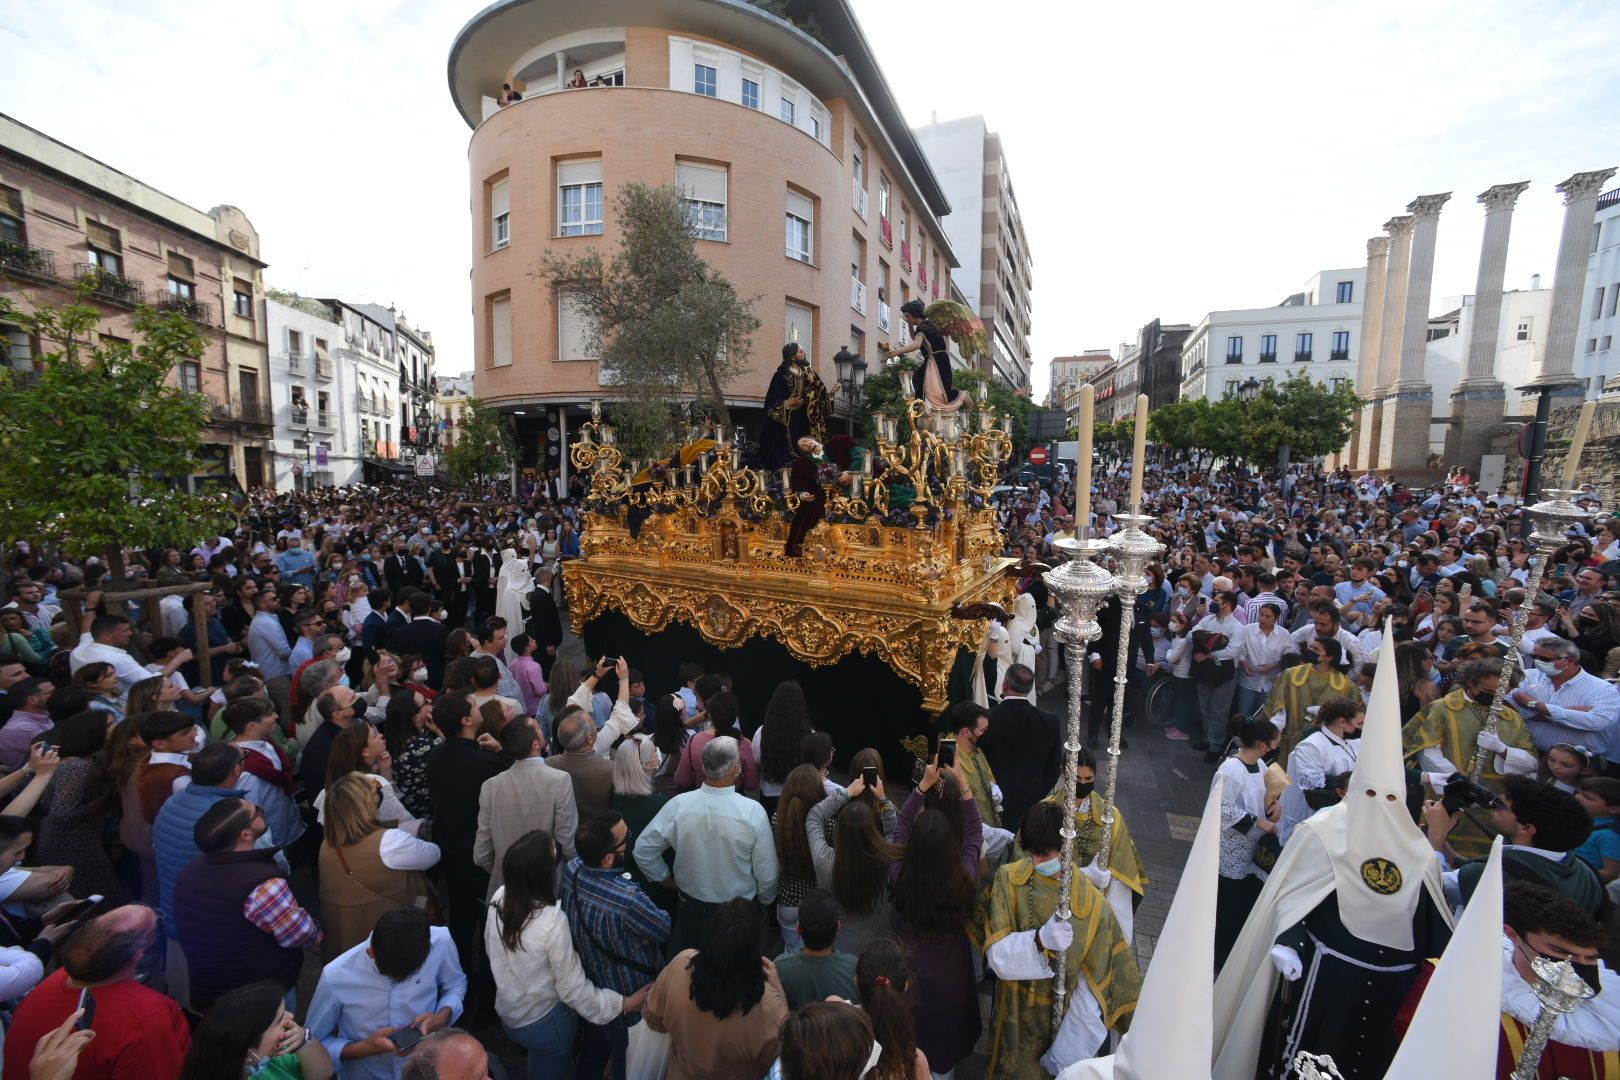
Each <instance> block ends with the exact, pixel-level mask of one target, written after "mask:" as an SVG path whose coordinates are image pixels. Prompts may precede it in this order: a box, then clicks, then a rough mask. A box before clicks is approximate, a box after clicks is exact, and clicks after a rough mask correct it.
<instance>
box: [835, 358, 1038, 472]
mask: <svg viewBox="0 0 1620 1080" xmlns="http://www.w3.org/2000/svg"><path fill="white" fill-rule="evenodd" d="M916 370H917V362H916V361H915V360H913V359H911V358H910V357H903V358H901V359H899V360H896V361H894V362H893V363H891V364H888V365H886V366H885V367H884V368H883V369H882V370H881V371H878V372H877V373H875V374H872V375H868V376H867V377H866V383H865V388H864V392H863V396H862V398H861V408H860V412H859V414H858V426H857V431H858V432H859V435H860V438H861V439H862V440H863V441H865V442H868V443H870V441H871V439H872V433H873V430H874V425H873V423H872V415H873V414H874V413H883V414H884V415H886V416H898V417H900V418H901V422H900V432H899V435H900V438H901V440H902V441H903V440H905V439H909V438H910V437H911V428H910V425H909V423H908V422H907V420H906V397H907V396H908V395H909V394H910V393H911V377H912V372H914V371H916ZM987 383H988V388H987V389H986V390H985V398H986V401H987V402H988V404H989V405H990V406H991V407H992V408H994V409H995V410H996V418H997V423H998V425H1000V424H1005V425H1006V428H1005V430H1006V431H1007V435H1008V437H1009V438H1011V439H1012V444H1013V449H1012V453H1013V461H1022V460H1023V458H1024V456H1025V455H1027V454H1028V453H1029V446H1030V442H1029V414H1030V411H1031V410H1032V409H1033V408H1034V406H1032V405H1031V404H1030V401H1029V399H1028V398H1024V397H1019V396H1018V395H1017V394H1015V393H1013V392H1012V390H1010V389H1009V388H1008V387H1007V385H1006V384H1005V383H1003V382H1001V381H1000V380H997V379H992V378H990V377H989V376H987V375H985V374H984V373H983V372H981V371H974V370H972V369H970V368H963V369H960V370H957V371H953V372H952V373H951V385H952V388H953V389H956V390H962V391H966V392H967V395H968V405H967V406H966V408H965V410H964V412H965V415H966V416H967V418H968V423H969V426H970V427H971V429H972V430H974V431H977V430H978V429H979V421H978V415H979V408H980V406H979V387H981V386H984V385H985V384H987Z"/></svg>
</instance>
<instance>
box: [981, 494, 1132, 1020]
mask: <svg viewBox="0 0 1620 1080" xmlns="http://www.w3.org/2000/svg"><path fill="white" fill-rule="evenodd" d="M1086 531H1087V530H1086V527H1085V525H1084V524H1082V525H1081V526H1080V529H1079V536H1076V537H1068V536H1066V537H1064V538H1063V539H1061V540H1059V541H1057V543H1056V545H1055V546H1056V547H1057V549H1058V550H1059V551H1061V552H1063V553H1064V554H1066V555H1068V557H1069V561H1068V562H1066V563H1064V564H1063V565H1062V566H1059V567H1057V568H1056V569H1054V570H1049V571H1047V572H1046V574H1044V575H1043V579H1044V580H1045V582H1046V587H1047V588H1048V589H1050V590H1052V592H1053V594H1054V595H1056V596H1057V598H1058V606H1059V607H1060V608H1061V609H1062V614H1061V615H1059V616H1058V620H1057V623H1056V624H1055V625H1054V626H1053V628H1052V632H1053V636H1054V637H1056V638H1057V639H1058V641H1060V642H1062V644H1063V647H1064V651H1065V657H1066V659H1067V660H1068V664H1069V719H1068V724H1067V726H1066V728H1065V738H1064V741H1063V859H1062V862H1061V863H1060V864H1059V869H1058V909H1057V915H1058V918H1060V919H1065V920H1066V919H1068V918H1069V917H1070V916H1071V915H1072V914H1073V912H1072V910H1071V907H1070V904H1069V897H1070V896H1071V895H1072V893H1073V889H1074V871H1075V846H1074V841H1075V836H1076V831H1075V827H1074V815H1075V804H1076V798H1075V783H1076V780H1075V771H1076V768H1077V763H1078V761H1079V757H1080V745H1081V743H1080V739H1081V724H1082V722H1083V720H1084V713H1085V683H1084V681H1083V680H1084V678H1085V673H1086V671H1087V670H1088V669H1089V668H1090V665H1089V664H1088V663H1087V662H1086V653H1087V647H1088V646H1089V645H1090V644H1091V642H1093V641H1095V640H1097V637H1098V636H1099V635H1100V634H1101V633H1102V628H1101V627H1099V626H1098V625H1097V609H1098V608H1099V607H1101V606H1102V604H1103V602H1104V601H1105V600H1107V599H1108V597H1109V594H1110V593H1112V592H1113V591H1114V578H1113V575H1112V574H1110V573H1109V572H1108V571H1106V570H1104V569H1103V568H1102V567H1100V566H1098V565H1097V563H1096V562H1095V560H1096V559H1097V558H1099V557H1100V556H1101V555H1102V554H1103V553H1104V552H1106V551H1107V550H1108V544H1107V542H1106V541H1103V540H1092V539H1090V538H1089V537H1086ZM1004 824H1011V825H1012V827H1013V829H1014V830H1015V831H1016V830H1017V828H1018V822H1016V821H1015V822H1009V823H1004ZM1053 969H1054V970H1055V971H1056V972H1057V974H1056V976H1055V977H1054V978H1053V981H1052V1032H1053V1035H1054V1037H1055V1036H1056V1034H1057V1030H1058V1028H1059V1027H1060V1026H1061V1025H1062V1023H1063V1012H1064V1007H1065V1002H1066V995H1067V993H1068V988H1069V980H1068V955H1067V954H1066V953H1059V954H1058V955H1057V957H1056V962H1055V963H1054V964H1053Z"/></svg>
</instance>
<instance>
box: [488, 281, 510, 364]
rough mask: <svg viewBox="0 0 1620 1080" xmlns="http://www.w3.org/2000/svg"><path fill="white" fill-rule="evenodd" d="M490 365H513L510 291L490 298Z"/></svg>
mask: <svg viewBox="0 0 1620 1080" xmlns="http://www.w3.org/2000/svg"><path fill="white" fill-rule="evenodd" d="M489 366H490V367H511V366H512V297H511V294H509V293H503V294H502V295H500V296H492V297H490V300H489Z"/></svg>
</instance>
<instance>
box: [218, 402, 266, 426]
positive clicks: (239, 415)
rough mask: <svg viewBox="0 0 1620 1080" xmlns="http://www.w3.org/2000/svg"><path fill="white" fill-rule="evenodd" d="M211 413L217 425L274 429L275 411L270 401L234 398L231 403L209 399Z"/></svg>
mask: <svg viewBox="0 0 1620 1080" xmlns="http://www.w3.org/2000/svg"><path fill="white" fill-rule="evenodd" d="M208 408H209V412H210V413H212V414H213V417H214V423H216V424H240V425H243V426H246V427H273V426H274V425H275V410H274V409H272V408H271V407H270V403H269V402H268V401H259V400H258V399H256V398H242V397H233V398H231V399H230V400H229V401H221V400H220V399H219V398H212V397H211V398H209V399H208Z"/></svg>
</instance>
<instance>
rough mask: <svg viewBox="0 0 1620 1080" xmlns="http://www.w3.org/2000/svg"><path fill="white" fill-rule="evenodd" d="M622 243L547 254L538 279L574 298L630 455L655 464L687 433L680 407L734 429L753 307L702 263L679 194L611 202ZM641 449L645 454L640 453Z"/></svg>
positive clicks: (633, 191)
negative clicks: (678, 434) (607, 249)
mask: <svg viewBox="0 0 1620 1080" xmlns="http://www.w3.org/2000/svg"><path fill="white" fill-rule="evenodd" d="M614 206H615V218H616V220H617V221H618V223H619V243H618V248H617V250H616V251H615V252H614V254H613V256H612V258H611V259H608V258H604V257H603V255H602V254H601V253H600V252H591V253H589V254H586V255H579V256H563V255H557V254H555V253H553V252H549V251H548V252H547V253H546V255H545V257H544V258H543V259H542V260H541V262H540V268H539V274H540V277H541V278H542V279H543V280H545V281H546V282H547V283H548V284H549V285H550V286H552V287H553V288H554V289H555V290H556V291H557V294H558V296H559V297H560V296H561V295H562V294H565V293H566V294H568V295H569V296H570V297H571V298H572V300H573V302H574V304H575V305H576V310H577V311H578V312H579V314H580V316H581V318H582V319H583V321H584V324H585V331H586V339H587V341H586V345H587V349H588V351H590V353H591V354H592V355H594V356H597V357H599V360H598V363H599V365H600V369H601V372H602V380H603V385H604V386H608V387H611V388H612V395H613V396H614V397H615V398H616V399H617V401H616V403H615V406H614V408H613V409H612V410H611V411H612V412H613V413H614V417H615V419H616V421H617V422H618V426H619V428H620V430H621V433H622V435H623V448H624V449H625V452H626V453H627V454H634V455H636V456H640V457H651V456H653V455H654V454H657V453H659V452H661V451H662V450H664V449H666V448H667V447H668V446H669V445H670V444H671V442H672V441H673V440H671V439H670V437H669V433H670V432H671V431H680V430H684V428H685V424H684V423H682V418H681V417H680V415H679V414H680V413H681V412H682V411H683V405H684V406H689V407H690V409H691V410H692V412H693V413H695V414H697V415H701V416H709V417H713V418H715V419H717V420H718V421H719V422H720V424H721V426H722V427H727V428H729V427H730V426H731V413H730V411H729V410H728V409H727V408H726V387H727V386H728V385H729V384H730V383H731V382H732V381H733V380H734V379H736V378H737V377H738V376H740V375H744V374H746V373H748V372H749V370H750V354H751V349H752V345H753V335H754V332H755V331H756V330H758V329H759V319H758V318H757V317H756V316H755V315H754V310H753V304H754V301H753V300H751V299H750V300H745V299H742V298H741V297H739V296H738V295H737V290H736V289H735V288H733V286H732V284H731V282H730V281H728V280H726V278H725V277H724V276H723V275H722V274H720V273H719V272H718V271H716V270H715V269H714V268H713V267H711V266H710V265H709V264H708V263H707V262H705V261H704V260H703V259H701V258H699V257H698V254H697V247H696V243H695V240H696V237H697V231H696V228H695V225H694V222H693V220H692V219H691V217H690V215H689V212H688V209H687V203H686V200H685V199H684V198H683V197H682V195H681V193H680V192H679V191H678V190H677V189H676V188H674V187H673V186H669V187H648V186H647V185H645V184H639V183H629V184H626V185H625V186H624V188H623V189H622V190H621V191H620V192H619V195H618V197H617V198H616V199H615V200H614ZM643 444H645V445H643Z"/></svg>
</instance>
